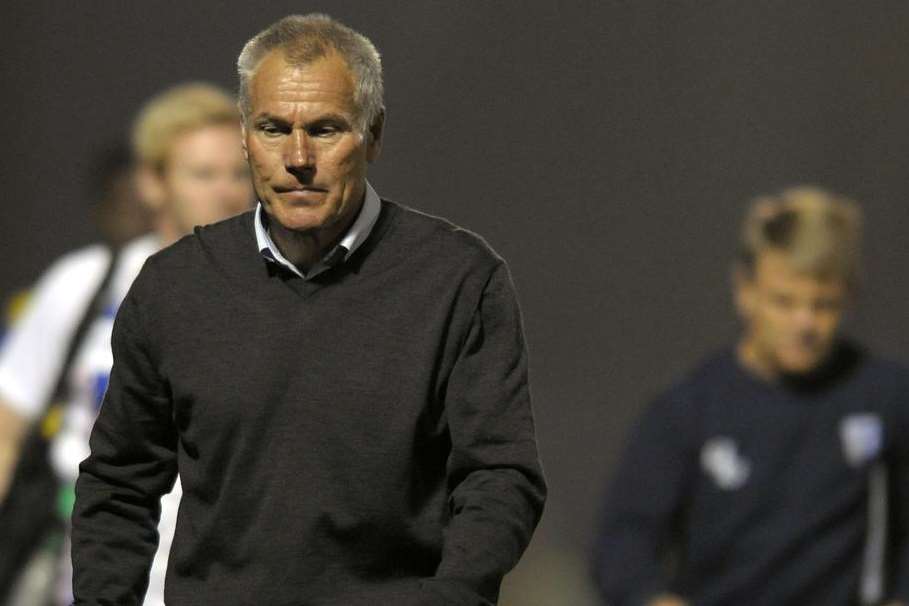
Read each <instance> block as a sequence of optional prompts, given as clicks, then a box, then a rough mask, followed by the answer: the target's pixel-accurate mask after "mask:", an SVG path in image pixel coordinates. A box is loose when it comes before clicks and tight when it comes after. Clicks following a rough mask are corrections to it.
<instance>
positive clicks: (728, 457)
mask: <svg viewBox="0 0 909 606" xmlns="http://www.w3.org/2000/svg"><path fill="white" fill-rule="evenodd" d="M701 466H702V467H703V468H704V471H705V472H706V473H707V475H709V476H710V477H711V478H712V479H713V481H714V482H716V485H717V486H718V487H719V488H721V489H723V490H736V489H738V488H741V487H742V486H744V485H745V483H746V482H747V481H748V477H749V476H750V475H751V464H750V463H749V462H748V460H747V459H745V457H743V456H742V455H741V454H740V453H739V449H738V446H737V445H736V443H735V441H734V440H732V439H731V438H726V437H716V438H711V439H709V440H707V442H705V443H704V446H703V447H702V448H701Z"/></svg>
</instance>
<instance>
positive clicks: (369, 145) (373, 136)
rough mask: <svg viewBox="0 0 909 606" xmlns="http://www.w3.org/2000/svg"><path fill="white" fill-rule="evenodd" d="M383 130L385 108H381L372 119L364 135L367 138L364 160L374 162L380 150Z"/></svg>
mask: <svg viewBox="0 0 909 606" xmlns="http://www.w3.org/2000/svg"><path fill="white" fill-rule="evenodd" d="M384 132H385V109H384V108H383V109H382V111H381V112H379V115H378V116H376V119H375V120H373V122H372V125H370V127H369V132H368V133H367V134H366V136H367V137H368V138H369V140H368V141H367V142H366V160H367V161H368V162H375V160H376V159H377V158H378V157H379V154H380V153H381V152H382V133H384Z"/></svg>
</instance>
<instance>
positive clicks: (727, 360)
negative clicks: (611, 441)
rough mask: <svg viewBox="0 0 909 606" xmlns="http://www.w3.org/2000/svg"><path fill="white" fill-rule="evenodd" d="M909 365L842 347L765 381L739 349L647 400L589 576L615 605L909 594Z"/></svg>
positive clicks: (757, 605)
mask: <svg viewBox="0 0 909 606" xmlns="http://www.w3.org/2000/svg"><path fill="white" fill-rule="evenodd" d="M907 429H909V372H907V371H906V370H905V369H903V368H902V367H900V366H898V365H896V364H892V363H888V362H884V361H881V360H877V359H874V358H871V357H869V356H867V355H865V354H864V353H862V352H861V351H860V350H858V349H857V348H855V347H853V346H850V345H848V344H842V345H841V346H840V347H838V349H837V353H836V355H834V356H832V359H831V360H830V361H829V362H828V363H827V364H826V365H824V367H823V368H822V369H820V370H819V371H818V372H817V373H815V374H814V375H813V376H811V377H803V378H802V379H800V380H798V381H795V380H788V381H787V380H784V381H781V382H780V383H776V384H774V383H769V382H766V381H763V380H760V379H758V378H757V377H755V376H753V375H752V374H750V373H749V372H748V371H746V370H745V369H744V368H743V367H742V366H741V365H740V364H739V362H738V361H737V359H736V356H735V353H734V351H732V350H729V351H725V352H723V353H721V354H719V355H716V356H714V357H712V358H711V359H709V360H708V361H706V363H704V364H702V365H701V366H700V367H699V368H697V369H696V370H695V371H694V372H693V373H691V374H690V375H689V376H688V377H687V378H686V379H685V380H683V381H682V382H681V383H679V384H678V385H676V386H675V387H673V388H672V389H670V390H669V391H668V392H667V393H665V394H664V395H662V396H661V397H660V398H658V399H657V400H656V401H655V402H654V403H653V405H652V406H651V407H650V408H649V409H648V410H647V411H646V413H645V414H644V416H643V417H642V419H641V420H640V422H639V424H638V426H637V428H636V429H635V430H634V432H633V433H632V435H631V438H630V441H629V444H628V446H627V449H626V452H625V455H624V458H623V460H622V462H621V464H620V466H619V468H618V470H617V472H616V474H615V476H614V478H613V481H612V485H611V488H610V490H609V491H608V495H607V500H606V505H605V508H604V512H603V519H602V528H601V533H600V535H599V538H598V545H597V554H596V558H595V576H596V580H597V584H598V586H599V588H600V591H601V593H602V595H603V597H604V598H605V599H606V600H607V601H608V603H609V604H612V605H613V606H638V605H641V604H644V603H645V602H646V601H647V600H648V599H650V598H651V597H653V596H654V595H655V594H658V593H661V592H671V593H675V594H678V595H680V596H682V597H683V598H685V599H687V600H689V601H690V602H691V603H692V604H694V605H697V606H714V605H716V606H720V605H727V604H747V605H750V606H785V605H788V604H793V605H798V606H810V605H817V606H853V605H856V604H874V603H879V602H880V601H881V600H882V599H884V598H887V599H902V600H907V599H909V589H907V585H909V584H907V581H909V567H907V565H909V561H907V560H909V558H907V555H909V552H906V550H907V546H909V541H906V540H905V531H906V529H907V528H909V520H906V519H905V518H906V516H907V515H909V500H907V499H909V494H907V493H909V480H907V477H909V471H907V467H909V433H907Z"/></svg>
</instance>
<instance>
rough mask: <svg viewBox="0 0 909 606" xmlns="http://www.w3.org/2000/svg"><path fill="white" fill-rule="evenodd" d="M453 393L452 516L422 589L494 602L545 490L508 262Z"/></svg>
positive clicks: (490, 287) (476, 324) (464, 351)
mask: <svg viewBox="0 0 909 606" xmlns="http://www.w3.org/2000/svg"><path fill="white" fill-rule="evenodd" d="M446 393H447V395H446V399H445V410H446V416H447V420H448V426H449V431H450V433H451V442H452V449H451V454H450V456H449V460H448V485H449V487H450V496H449V506H450V511H451V519H450V520H449V523H448V527H447V529H446V531H445V537H444V545H443V549H442V561H441V563H440V564H439V567H438V569H437V571H436V575H435V577H434V578H433V579H429V580H427V581H425V582H424V589H426V590H427V591H429V592H430V593H432V594H434V595H436V596H438V598H437V600H436V601H433V603H451V604H458V605H463V606H475V605H481V604H482V605H487V604H491V603H495V602H496V599H497V597H498V593H499V586H500V584H501V581H502V577H503V576H504V575H505V573H507V572H508V571H509V570H511V568H513V567H514V565H515V564H516V563H517V562H518V560H519V559H520V557H521V554H522V553H523V552H524V549H525V548H526V547H527V544H528V543H529V542H530V537H531V534H532V533H533V529H534V528H535V527H536V524H537V522H538V521H539V518H540V515H541V513H542V509H543V502H544V499H545V494H546V488H545V484H544V480H543V474H542V470H541V468H540V463H539V458H538V455H537V448H536V438H535V435H534V425H533V414H532V411H531V407H530V394H529V391H528V380H527V353H526V348H525V345H524V337H523V331H522V328H521V318H520V312H519V311H518V306H517V301H516V299H515V296H514V289H513V286H512V284H511V278H510V277H509V274H508V270H507V268H506V267H505V265H504V264H500V265H499V266H498V267H497V268H496V269H495V271H494V272H493V274H492V276H491V278H490V279H489V282H488V283H487V285H486V287H485V289H484V292H483V295H482V298H481V300H480V301H479V304H478V306H477V309H476V310H475V313H474V316H473V319H472V323H471V326H470V329H469V332H468V334H467V336H466V338H465V340H464V343H463V344H462V347H461V350H460V354H459V357H458V359H457V361H456V362H455V365H454V368H453V369H452V372H451V375H450V377H449V380H448V387H447V392H446ZM442 599H444V600H446V601H445V602H441V601H439V600H442Z"/></svg>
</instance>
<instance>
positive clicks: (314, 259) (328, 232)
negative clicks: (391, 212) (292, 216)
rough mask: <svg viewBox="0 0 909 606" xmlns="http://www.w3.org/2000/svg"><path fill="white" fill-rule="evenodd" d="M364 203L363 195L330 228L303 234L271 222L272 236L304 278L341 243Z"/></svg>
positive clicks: (270, 230) (364, 197) (270, 231)
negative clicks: (304, 275)
mask: <svg viewBox="0 0 909 606" xmlns="http://www.w3.org/2000/svg"><path fill="white" fill-rule="evenodd" d="M365 199H366V193H365V192H364V193H363V197H362V198H361V199H360V203H359V204H357V205H356V206H355V207H354V208H353V209H351V211H350V213H348V215H347V216H346V217H344V218H342V220H340V221H338V222H337V223H336V224H334V225H332V226H330V227H327V228H324V229H315V230H312V231H305V232H301V231H294V230H292V229H287V228H286V227H284V226H283V225H281V223H280V222H279V221H269V225H268V231H269V235H270V236H271V239H272V240H273V241H274V243H275V246H277V247H278V250H280V251H281V254H282V255H284V258H286V259H287V260H288V261H290V262H291V263H293V264H294V265H295V266H296V267H297V268H298V269H299V270H300V271H302V272H303V273H304V274H305V273H306V272H308V271H309V270H310V269H312V268H313V266H314V265H316V263H318V262H319V261H321V260H322V258H323V257H324V256H325V255H326V254H328V252H329V251H331V250H332V249H333V248H334V247H335V246H336V245H337V244H338V242H340V241H341V239H342V238H343V236H344V234H345V233H347V231H348V230H349V229H350V226H351V225H353V223H354V221H355V220H356V218H357V215H359V214H360V210H361V209H362V208H363V203H364V201H365Z"/></svg>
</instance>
